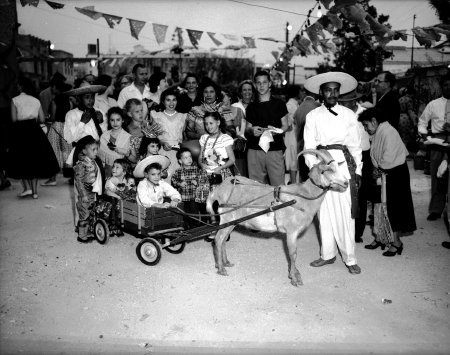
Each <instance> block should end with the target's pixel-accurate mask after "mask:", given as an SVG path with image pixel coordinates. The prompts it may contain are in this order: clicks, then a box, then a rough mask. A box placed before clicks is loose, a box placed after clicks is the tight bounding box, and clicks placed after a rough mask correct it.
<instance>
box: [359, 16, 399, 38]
mask: <svg viewBox="0 0 450 355" xmlns="http://www.w3.org/2000/svg"><path fill="white" fill-rule="evenodd" d="M366 20H367V22H368V23H369V25H370V28H371V29H372V32H373V33H374V34H375V35H376V36H378V37H380V38H383V37H384V36H386V34H387V35H388V36H392V35H393V33H392V31H391V30H390V29H389V28H388V27H386V26H385V25H382V24H381V23H379V22H378V21H377V20H375V19H374V18H373V17H372V16H370V15H367V16H366Z"/></svg>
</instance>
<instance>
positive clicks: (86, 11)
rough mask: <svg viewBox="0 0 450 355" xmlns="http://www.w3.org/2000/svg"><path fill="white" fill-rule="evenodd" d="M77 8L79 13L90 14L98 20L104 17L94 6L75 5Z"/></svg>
mask: <svg viewBox="0 0 450 355" xmlns="http://www.w3.org/2000/svg"><path fill="white" fill-rule="evenodd" d="M75 10H77V11H78V12H79V13H82V14H83V15H86V16H89V17H90V18H91V19H93V20H98V19H99V18H100V17H102V13H101V12H98V11H95V9H94V6H85V7H82V8H80V7H75Z"/></svg>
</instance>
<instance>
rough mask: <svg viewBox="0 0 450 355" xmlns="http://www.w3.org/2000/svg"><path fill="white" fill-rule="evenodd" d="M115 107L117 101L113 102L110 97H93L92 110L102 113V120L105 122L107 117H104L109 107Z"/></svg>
mask: <svg viewBox="0 0 450 355" xmlns="http://www.w3.org/2000/svg"><path fill="white" fill-rule="evenodd" d="M116 106H118V105H117V101H116V100H114V99H113V98H112V97H106V98H105V97H104V96H100V95H98V94H96V95H95V103H94V108H95V109H96V110H97V111H101V112H102V113H103V119H104V120H105V121H106V120H107V119H108V117H106V115H107V113H108V110H109V109H110V108H111V107H116Z"/></svg>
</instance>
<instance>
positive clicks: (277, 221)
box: [207, 149, 349, 286]
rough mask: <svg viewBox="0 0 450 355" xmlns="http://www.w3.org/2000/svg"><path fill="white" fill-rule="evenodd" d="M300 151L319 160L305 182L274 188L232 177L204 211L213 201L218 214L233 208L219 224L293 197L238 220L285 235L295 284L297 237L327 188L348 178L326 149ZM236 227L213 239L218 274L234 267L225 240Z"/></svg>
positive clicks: (341, 187) (335, 187) (338, 185)
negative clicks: (279, 205)
mask: <svg viewBox="0 0 450 355" xmlns="http://www.w3.org/2000/svg"><path fill="white" fill-rule="evenodd" d="M301 154H315V155H317V157H319V158H320V159H321V161H320V162H319V163H318V164H316V165H314V166H313V167H312V169H311V171H310V173H309V179H308V180H307V181H306V182H304V183H301V184H293V185H282V186H279V187H278V188H275V187H273V186H269V185H264V184H260V183H258V182H256V181H254V180H250V179H247V178H245V177H241V176H239V177H231V178H228V179H226V180H225V181H224V182H223V183H222V184H221V185H220V186H218V187H217V188H216V189H215V190H214V191H213V192H212V193H210V195H209V197H208V200H207V210H208V212H209V213H210V214H213V213H214V211H213V203H214V202H215V201H217V202H218V203H219V208H218V213H224V212H227V211H230V210H233V211H231V212H229V213H225V214H223V215H221V216H220V224H224V223H227V222H230V221H233V220H236V219H238V218H241V217H245V216H248V215H249V214H252V213H256V212H258V211H260V210H261V209H263V208H264V206H265V208H268V207H270V206H271V205H277V204H280V203H282V202H287V201H290V200H296V203H295V204H293V205H291V206H288V207H285V208H281V209H279V210H276V211H275V212H270V213H267V214H264V215H261V216H258V217H254V218H252V219H249V220H247V221H244V222H241V223H239V224H240V225H242V226H245V227H247V228H249V229H253V230H259V231H264V232H277V231H278V232H282V233H285V234H286V243H287V247H288V251H289V260H290V265H289V278H290V279H291V284H292V285H294V286H299V285H303V282H302V278H301V275H300V272H299V271H298V269H297V267H296V266H295V260H296V257H297V238H298V236H299V235H300V234H301V233H302V232H303V231H304V230H305V229H306V227H308V226H309V225H310V224H311V222H312V220H313V218H314V215H315V214H316V213H317V212H318V210H319V208H320V205H321V203H322V201H323V198H324V196H325V193H326V191H327V190H333V191H338V192H343V191H345V190H346V189H347V187H348V184H349V182H348V180H347V178H346V177H344V176H343V175H342V174H341V173H340V172H339V169H338V164H337V163H336V162H335V161H334V160H333V158H332V156H331V155H330V153H329V152H328V151H326V150H314V149H309V150H304V151H302V152H300V153H299V156H300V155H301ZM276 189H279V191H276ZM276 194H278V196H279V197H278V201H276V200H275V195H276ZM259 196H260V198H258V197H259ZM251 200H254V203H251V204H248V205H244V206H243V207H241V208H236V207H237V206H241V205H243V204H245V203H246V202H248V201H251ZM252 205H253V207H252ZM235 227H236V225H231V226H229V227H225V228H223V229H221V230H219V231H217V233H216V236H215V239H214V258H215V261H216V267H217V269H218V271H217V273H218V274H220V275H224V276H226V275H227V271H226V270H225V267H231V266H233V264H231V263H230V262H229V260H228V258H227V253H226V248H225V243H224V241H225V240H226V239H227V237H228V236H229V235H230V233H231V232H232V231H233V229H234V228H235Z"/></svg>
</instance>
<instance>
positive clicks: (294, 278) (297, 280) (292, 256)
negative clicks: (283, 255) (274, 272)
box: [286, 232, 303, 287]
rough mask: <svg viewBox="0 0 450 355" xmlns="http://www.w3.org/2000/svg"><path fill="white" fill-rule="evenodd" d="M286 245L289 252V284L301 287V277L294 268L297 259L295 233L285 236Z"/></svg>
mask: <svg viewBox="0 0 450 355" xmlns="http://www.w3.org/2000/svg"><path fill="white" fill-rule="evenodd" d="M286 243H287V247H288V252H289V278H290V279H291V284H292V285H294V286H296V287H297V286H301V285H303V281H302V276H301V275H300V271H298V269H297V267H296V266H295V260H296V259H297V233H292V232H291V233H289V234H287V235H286Z"/></svg>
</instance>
